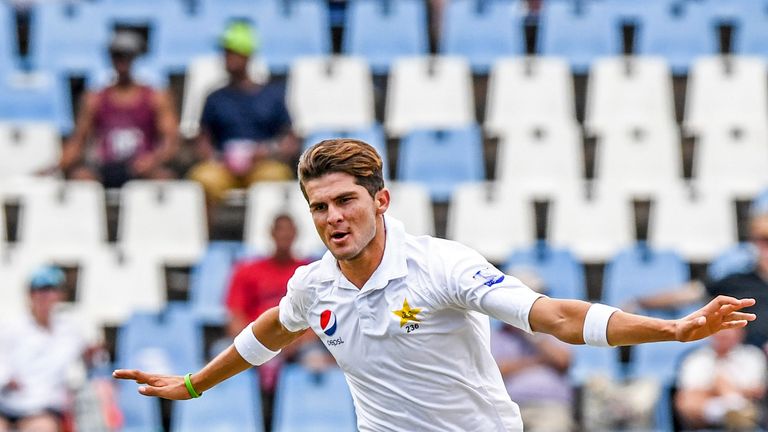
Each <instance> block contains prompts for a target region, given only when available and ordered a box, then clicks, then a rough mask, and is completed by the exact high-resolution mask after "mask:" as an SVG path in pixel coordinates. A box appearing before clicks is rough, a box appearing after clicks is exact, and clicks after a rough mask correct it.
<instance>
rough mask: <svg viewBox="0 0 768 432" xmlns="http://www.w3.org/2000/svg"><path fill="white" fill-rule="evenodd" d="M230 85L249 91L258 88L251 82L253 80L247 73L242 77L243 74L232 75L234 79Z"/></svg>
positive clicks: (231, 79)
mask: <svg viewBox="0 0 768 432" xmlns="http://www.w3.org/2000/svg"><path fill="white" fill-rule="evenodd" d="M229 83H230V84H231V85H232V86H234V87H238V88H241V89H249V88H252V87H254V86H256V83H254V82H253V81H251V79H250V78H249V77H248V74H245V73H244V74H242V75H241V74H237V75H232V77H231V78H230V80H229Z"/></svg>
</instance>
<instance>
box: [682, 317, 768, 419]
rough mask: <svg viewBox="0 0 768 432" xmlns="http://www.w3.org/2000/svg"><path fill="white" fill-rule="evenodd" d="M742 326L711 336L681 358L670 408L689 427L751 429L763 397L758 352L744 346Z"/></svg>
mask: <svg viewBox="0 0 768 432" xmlns="http://www.w3.org/2000/svg"><path fill="white" fill-rule="evenodd" d="M744 336H745V330H744V329H743V328H738V329H732V330H726V331H722V332H720V333H716V334H714V335H712V337H711V338H710V343H709V344H708V345H707V346H704V347H702V348H699V349H697V350H696V351H694V352H692V353H691V354H690V355H689V356H688V357H686V359H685V360H684V361H683V364H682V367H681V369H680V375H679V378H678V385H677V388H678V391H677V395H676V397H675V408H676V409H677V411H678V412H679V413H680V416H681V417H682V419H683V421H684V422H685V424H686V426H688V427H690V428H697V429H698V428H707V429H718V428H723V427H725V428H726V429H728V430H744V431H746V430H756V429H757V428H758V420H759V418H760V406H761V404H760V403H759V401H760V400H761V399H762V398H763V397H764V396H765V379H766V360H765V355H764V354H763V352H762V351H761V350H760V349H759V348H757V347H754V346H750V345H744V344H743V341H744Z"/></svg>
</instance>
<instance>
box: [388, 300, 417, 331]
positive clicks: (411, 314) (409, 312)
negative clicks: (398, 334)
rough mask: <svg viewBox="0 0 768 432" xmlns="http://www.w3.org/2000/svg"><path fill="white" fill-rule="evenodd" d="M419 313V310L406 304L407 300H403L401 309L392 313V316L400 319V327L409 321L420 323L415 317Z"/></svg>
mask: <svg viewBox="0 0 768 432" xmlns="http://www.w3.org/2000/svg"><path fill="white" fill-rule="evenodd" d="M420 312H421V308H412V307H411V305H409V304H408V299H403V308H402V309H400V310H394V311H392V313H393V314H395V315H396V316H398V317H400V327H402V326H404V325H406V324H408V323H409V322H410V321H413V322H421V320H420V319H419V317H417V316H416V315H417V314H419V313H420Z"/></svg>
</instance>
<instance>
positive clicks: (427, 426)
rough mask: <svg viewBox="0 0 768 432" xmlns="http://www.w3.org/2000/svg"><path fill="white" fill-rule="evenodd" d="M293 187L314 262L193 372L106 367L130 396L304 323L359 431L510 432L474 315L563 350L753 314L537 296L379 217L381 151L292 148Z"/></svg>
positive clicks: (197, 378) (671, 335)
mask: <svg viewBox="0 0 768 432" xmlns="http://www.w3.org/2000/svg"><path fill="white" fill-rule="evenodd" d="M299 186H300V187H301V190H302V191H303V193H304V195H305V197H306V199H307V202H308V204H309V211H310V213H311V214H312V218H313V219H314V222H315V227H316V229H317V232H318V235H319V236H320V238H321V239H322V241H323V242H324V243H325V245H326V246H327V247H328V252H327V253H326V254H325V255H324V256H323V258H322V259H321V260H319V261H317V262H315V263H312V264H310V265H307V266H304V267H300V268H299V269H298V270H296V273H295V274H294V276H293V278H291V280H290V282H289V283H288V292H287V294H286V296H285V297H284V298H283V299H282V300H281V301H280V305H279V306H278V307H275V308H273V309H270V310H268V311H267V312H265V313H264V314H262V315H261V316H260V317H259V318H258V319H256V320H255V321H254V322H253V323H251V324H249V325H248V326H246V328H245V329H244V330H243V332H241V333H240V335H238V337H237V338H235V341H234V344H233V345H231V346H230V347H228V348H227V349H226V350H224V351H223V352H222V353H221V354H219V355H218V356H217V357H216V358H215V359H213V360H212V361H211V362H210V363H209V364H208V365H206V366H205V367H204V368H203V369H202V370H200V371H197V372H194V373H189V374H187V375H185V376H161V375H157V374H151V373H147V372H144V371H138V370H117V371H115V372H114V373H113V376H114V377H116V378H121V379H131V380H136V381H137V382H139V383H140V384H142V385H141V386H140V387H139V389H138V390H139V392H140V393H141V394H143V395H146V396H158V397H162V398H167V399H189V398H194V397H199V396H200V395H201V393H203V392H205V391H208V390H209V389H211V388H213V387H214V386H215V385H216V384H218V383H219V382H221V381H223V380H225V379H227V378H229V377H231V376H233V375H235V374H237V373H239V372H242V371H244V370H246V369H248V368H249V367H251V366H253V365H259V364H262V363H264V362H265V361H267V360H269V359H270V358H272V357H273V356H275V355H276V354H277V353H278V352H279V351H280V349H281V348H283V347H285V346H286V345H288V344H290V343H291V342H292V341H294V340H295V339H296V338H298V337H299V336H300V335H301V334H302V333H303V332H304V331H305V330H306V329H307V328H312V330H313V331H314V332H315V333H316V334H317V335H318V337H319V338H320V339H321V340H322V341H323V342H324V343H325V344H326V346H327V347H328V349H329V350H330V351H331V353H332V354H333V356H334V357H335V358H336V362H337V363H338V364H339V366H340V367H341V369H342V370H343V371H344V373H345V376H346V378H347V383H348V384H349V387H350V390H351V392H352V397H353V400H354V403H355V408H356V410H355V411H356V414H357V423H358V424H357V425H358V428H359V430H361V431H387V432H389V431H393V430H402V431H441V432H444V431H484V432H486V431H522V430H523V424H522V420H521V418H520V411H519V409H518V407H517V405H516V404H515V403H514V402H512V400H511V399H510V397H509V395H508V394H507V392H506V390H505V388H504V382H503V380H502V377H501V374H500V373H499V368H498V367H497V365H496V363H495V362H494V359H493V357H492V356H491V351H490V346H489V345H490V326H489V319H488V316H492V317H495V318H497V319H500V320H502V321H504V322H506V323H508V324H511V325H513V326H515V327H517V328H519V329H521V330H523V331H525V332H542V333H548V334H551V335H553V336H555V337H557V338H558V339H560V340H562V341H565V342H568V343H573V344H583V343H587V344H591V345H597V346H614V345H630V344H638V343H644V342H654V341H670V340H677V341H684V342H685V341H692V340H697V339H701V338H704V337H707V336H709V335H711V334H713V333H716V332H718V331H720V330H722V329H728V328H734V327H743V326H745V325H747V322H748V321H752V320H754V319H755V316H754V315H752V314H746V313H743V312H740V310H741V309H742V308H744V307H746V306H751V305H752V304H754V300H752V299H736V298H732V297H718V298H716V299H714V300H713V301H712V302H710V303H709V304H708V305H706V306H705V307H703V308H701V309H700V310H698V311H696V312H695V313H693V314H691V315H690V316H688V317H685V318H683V319H679V320H660V319H655V318H649V317H644V316H639V315H633V314H629V313H625V312H622V311H619V310H617V309H615V308H611V307H608V306H605V305H601V304H590V303H587V302H583V301H577V300H559V299H553V298H549V297H547V296H544V295H541V294H538V293H536V292H534V291H533V290H531V289H529V288H528V287H526V286H525V285H524V284H522V283H521V282H520V281H519V280H517V279H515V278H513V277H511V276H508V275H505V274H503V273H502V272H500V271H499V270H497V269H496V268H495V267H493V266H492V265H491V264H489V263H488V262H487V261H486V260H485V259H484V258H483V257H482V256H480V254H478V253H477V252H475V251H473V250H471V249H469V248H467V247H465V246H463V245H461V244H459V243H456V242H452V241H448V240H442V239H436V238H433V237H429V236H421V237H415V236H412V235H409V234H407V233H406V232H405V229H404V228H403V225H402V223H400V222H398V221H397V220H395V219H394V218H391V217H389V216H387V215H386V211H387V209H388V207H389V204H390V199H391V198H390V192H389V190H388V189H387V188H386V187H384V181H383V177H382V162H381V157H380V156H379V155H378V154H377V153H376V151H375V150H374V149H373V147H371V146H370V145H368V144H366V143H364V142H362V141H358V140H351V139H334V140H326V141H322V142H320V143H318V144H316V145H314V146H312V147H310V148H309V149H307V150H306V151H305V152H304V153H303V154H302V156H301V160H300V162H299Z"/></svg>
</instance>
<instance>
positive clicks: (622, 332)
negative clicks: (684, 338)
mask: <svg viewBox="0 0 768 432" xmlns="http://www.w3.org/2000/svg"><path fill="white" fill-rule="evenodd" d="M675 326H676V321H670V320H662V319H658V318H651V317H646V316H641V315H635V314H631V313H626V312H622V311H616V312H614V313H613V315H611V318H610V320H608V330H607V335H608V343H609V344H611V345H613V346H620V345H635V344H640V343H646V342H664V341H673V340H675Z"/></svg>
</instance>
